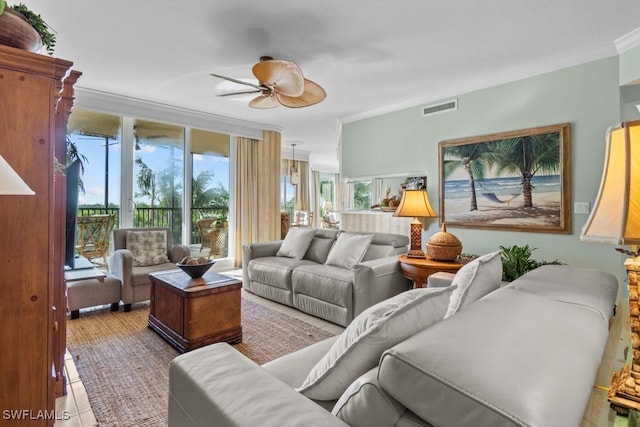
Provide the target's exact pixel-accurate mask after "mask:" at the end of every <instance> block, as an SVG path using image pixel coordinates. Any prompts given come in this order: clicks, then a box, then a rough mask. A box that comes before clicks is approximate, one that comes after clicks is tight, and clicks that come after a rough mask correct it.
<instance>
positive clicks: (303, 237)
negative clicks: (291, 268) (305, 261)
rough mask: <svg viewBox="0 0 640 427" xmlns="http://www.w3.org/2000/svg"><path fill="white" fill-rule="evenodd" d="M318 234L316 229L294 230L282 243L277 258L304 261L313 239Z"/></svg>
mask: <svg viewBox="0 0 640 427" xmlns="http://www.w3.org/2000/svg"><path fill="white" fill-rule="evenodd" d="M315 234H316V230H315V229H314V228H292V229H290V230H289V232H288V233H287V235H286V236H285V238H284V241H283V242H282V246H280V249H278V252H277V253H276V255H277V256H283V257H288V258H294V259H302V258H303V257H304V254H305V253H306V252H307V249H309V245H310V244H311V239H313V236H314V235H315Z"/></svg>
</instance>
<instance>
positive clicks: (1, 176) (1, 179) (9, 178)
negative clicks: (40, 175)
mask: <svg viewBox="0 0 640 427" xmlns="http://www.w3.org/2000/svg"><path fill="white" fill-rule="evenodd" d="M34 194H36V193H35V192H34V191H33V190H32V189H31V188H29V186H28V185H27V184H26V183H25V182H24V181H23V180H22V178H20V175H18V174H17V173H16V171H14V170H13V168H12V167H11V166H10V165H9V163H7V161H6V160H5V159H4V157H2V156H0V195H5V196H31V195H34Z"/></svg>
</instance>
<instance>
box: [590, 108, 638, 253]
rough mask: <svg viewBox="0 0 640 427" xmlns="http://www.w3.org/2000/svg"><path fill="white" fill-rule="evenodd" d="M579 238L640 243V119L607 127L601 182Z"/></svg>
mask: <svg viewBox="0 0 640 427" xmlns="http://www.w3.org/2000/svg"><path fill="white" fill-rule="evenodd" d="M580 239H581V240H584V241H591V242H601V243H612V244H618V245H637V244H640V120H636V121H630V122H623V123H621V124H619V125H617V126H613V127H611V128H609V129H608V130H607V152H606V157H605V162H604V171H603V173H602V182H601V183H600V190H599V192H598V196H597V198H596V201H595V204H594V206H593V210H592V211H591V216H590V217H589V219H588V220H587V223H586V224H585V226H584V227H583V229H582V234H581V236H580Z"/></svg>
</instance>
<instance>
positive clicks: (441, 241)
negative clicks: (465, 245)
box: [427, 224, 462, 261]
mask: <svg viewBox="0 0 640 427" xmlns="http://www.w3.org/2000/svg"><path fill="white" fill-rule="evenodd" d="M461 253H462V243H460V240H458V238H457V237H456V236H454V235H453V234H451V233H447V226H446V225H445V224H442V231H440V232H438V233H436V234H434V235H433V236H431V238H430V239H429V241H428V242H427V254H428V255H429V256H430V257H431V258H432V259H435V260H439V261H453V260H455V259H456V258H457V257H458V255H460V254H461Z"/></svg>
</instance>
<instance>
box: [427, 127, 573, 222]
mask: <svg viewBox="0 0 640 427" xmlns="http://www.w3.org/2000/svg"><path fill="white" fill-rule="evenodd" d="M569 140H570V125H569V124H568V123H563V124H558V125H552V126H543V127H537V128H531V129H523V130H518V131H511V132H503V133H497V134H492V135H483V136H476V137H471V138H462V139H454V140H448V141H442V142H440V143H439V144H438V148H439V168H440V224H441V225H442V223H443V222H444V223H446V224H447V226H453V227H466V228H483V229H496V230H510V231H527V232H538V233H566V234H568V233H570V232H571V227H570V218H571V215H570V213H571V212H570V200H571V189H570V183H569Z"/></svg>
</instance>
